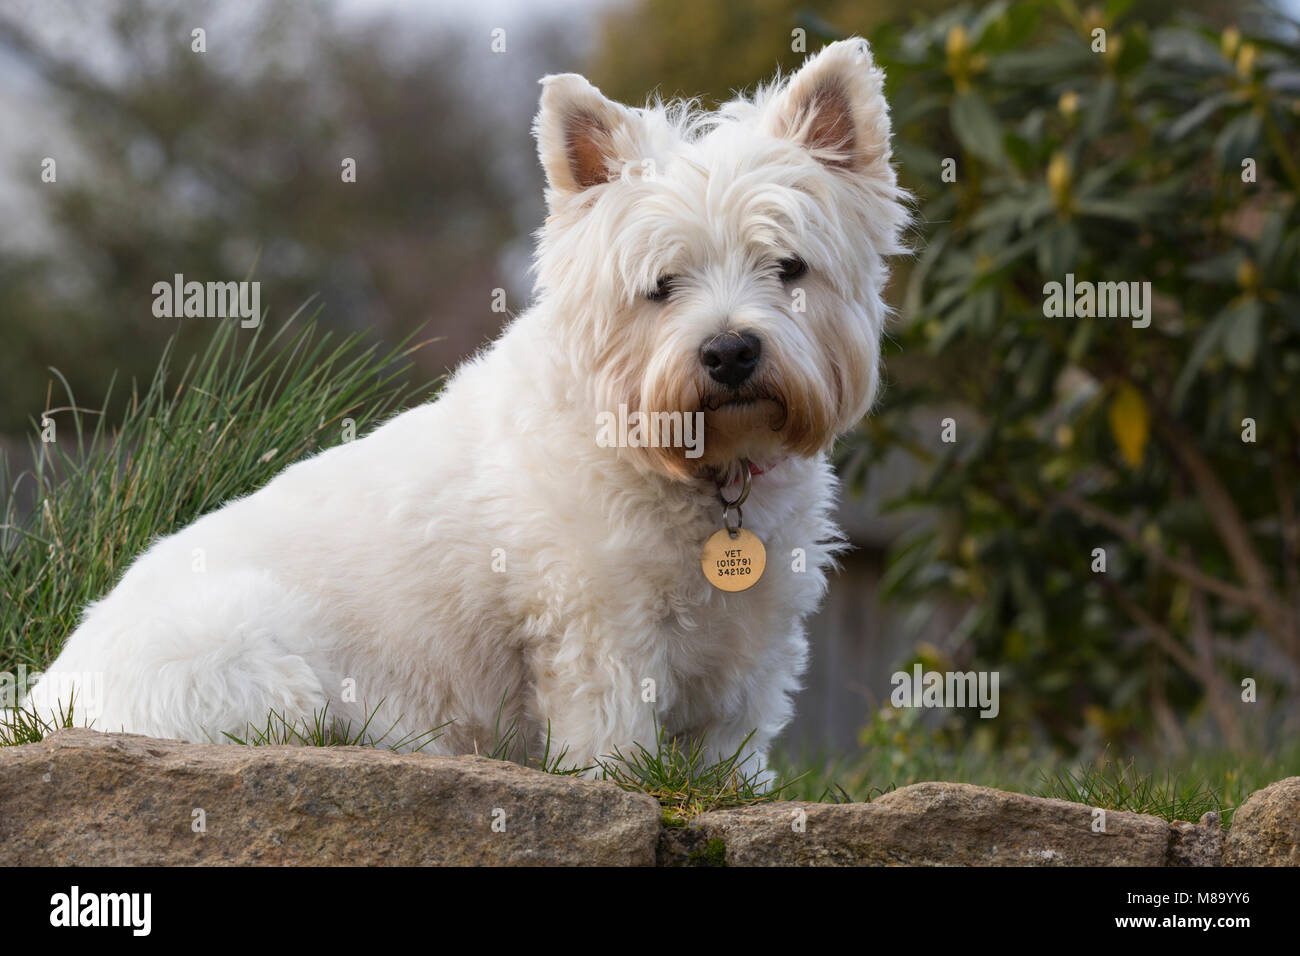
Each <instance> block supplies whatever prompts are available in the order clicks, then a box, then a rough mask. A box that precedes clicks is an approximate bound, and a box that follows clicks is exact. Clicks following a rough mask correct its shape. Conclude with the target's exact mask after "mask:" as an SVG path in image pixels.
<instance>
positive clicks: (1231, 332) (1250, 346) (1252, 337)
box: [1223, 297, 1264, 369]
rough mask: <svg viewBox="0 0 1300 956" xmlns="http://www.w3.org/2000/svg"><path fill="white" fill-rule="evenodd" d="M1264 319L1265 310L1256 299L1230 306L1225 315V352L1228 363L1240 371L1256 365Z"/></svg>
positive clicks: (1252, 298)
mask: <svg viewBox="0 0 1300 956" xmlns="http://www.w3.org/2000/svg"><path fill="white" fill-rule="evenodd" d="M1263 318H1264V309H1263V307H1262V306H1261V305H1260V303H1259V300H1258V299H1256V298H1254V297H1251V298H1249V299H1244V300H1242V301H1241V302H1239V303H1238V304H1236V305H1234V306H1229V307H1228V311H1227V313H1226V314H1225V315H1224V322H1225V325H1226V328H1225V330H1224V334H1223V352H1224V354H1225V355H1226V356H1227V357H1228V361H1230V362H1232V364H1233V365H1235V366H1237V367H1238V368H1240V369H1248V368H1250V367H1251V366H1253V365H1254V364H1255V353H1256V351H1257V350H1258V349H1259V326H1260V322H1261V321H1262V320H1263Z"/></svg>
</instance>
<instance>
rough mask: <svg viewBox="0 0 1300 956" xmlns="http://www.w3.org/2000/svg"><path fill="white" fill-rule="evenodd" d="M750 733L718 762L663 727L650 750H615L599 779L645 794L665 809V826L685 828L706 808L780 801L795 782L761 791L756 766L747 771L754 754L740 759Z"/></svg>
mask: <svg viewBox="0 0 1300 956" xmlns="http://www.w3.org/2000/svg"><path fill="white" fill-rule="evenodd" d="M752 737H753V734H752V733H751V734H750V735H749V736H748V737H746V738H745V739H744V741H742V742H741V744H740V746H739V747H737V748H736V750H735V752H734V753H732V754H730V755H729V756H725V757H723V758H722V759H720V760H717V761H710V760H709V759H708V758H707V756H706V749H705V745H704V741H702V740H700V739H690V740H686V741H683V740H681V739H679V738H676V737H672V736H670V735H669V734H668V733H667V732H666V731H665V730H664V729H663V728H662V727H661V728H659V730H658V733H657V735H656V738H655V748H654V749H653V750H651V749H649V748H648V747H645V746H643V745H642V744H639V743H638V744H636V745H635V746H634V747H633V749H632V750H631V751H630V752H629V753H626V754H625V753H622V752H621V751H618V750H615V751H614V753H613V754H612V755H611V756H610V757H609V758H606V759H604V760H601V761H599V765H600V770H601V779H604V780H609V781H612V782H613V783H616V784H618V785H619V786H620V787H622V788H623V789H624V790H632V791H636V792H639V793H648V794H649V795H650V796H652V797H654V798H655V799H656V800H658V801H659V804H660V806H662V807H663V821H664V824H665V825H666V826H682V825H685V823H686V822H687V821H689V820H690V819H691V818H692V817H695V816H698V815H699V814H701V813H707V812H709V811H710V810H730V809H734V808H737V807H748V806H752V805H754V804H757V803H767V802H770V801H773V800H780V799H783V794H784V793H785V792H786V791H787V789H789V788H790V787H791V786H792V785H793V784H794V783H795V781H790V782H789V783H783V784H778V785H774V786H772V787H770V788H765V787H764V786H763V782H762V779H761V777H762V774H761V772H760V771H759V769H758V768H757V767H756V766H751V767H749V768H748V769H747V768H746V766H745V765H746V764H748V763H750V761H751V760H752V759H753V755H752V754H749V755H747V756H745V757H743V758H742V757H741V754H743V753H744V752H745V749H746V747H748V745H749V741H750V738H752Z"/></svg>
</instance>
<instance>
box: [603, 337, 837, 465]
mask: <svg viewBox="0 0 1300 956" xmlns="http://www.w3.org/2000/svg"><path fill="white" fill-rule="evenodd" d="M698 366H699V363H698V361H697V360H696V359H695V356H694V355H691V356H690V357H689V359H688V360H687V361H685V362H682V363H681V364H680V365H678V366H674V367H671V368H669V367H666V366H660V369H661V370H662V372H661V374H659V375H656V374H654V373H655V371H656V369H655V367H654V364H653V363H652V364H651V366H650V367H649V368H648V369H647V375H646V377H645V378H644V379H643V380H642V381H641V382H640V388H639V389H637V390H636V394H635V400H634V402H630V403H629V407H637V408H642V409H651V410H654V411H667V412H676V413H680V414H681V415H682V416H683V417H684V416H688V415H690V416H695V415H699V416H701V417H702V422H703V440H702V443H701V446H700V452H701V453H700V454H699V456H698V457H691V456H688V455H687V453H686V452H687V450H686V449H685V448H681V447H658V448H642V449H638V450H637V451H640V452H642V453H644V454H645V456H646V461H647V462H648V463H649V464H650V465H651V467H654V468H656V469H657V470H660V471H663V472H665V473H667V474H669V475H671V476H673V477H676V478H682V479H692V478H700V477H706V476H713V475H718V474H720V473H725V472H727V471H728V469H731V468H732V467H733V466H734V465H735V464H736V462H738V461H740V460H741V459H747V460H749V461H751V462H756V463H775V462H776V461H778V460H780V459H782V458H786V457H791V456H812V455H816V454H818V453H819V452H821V451H822V450H824V449H825V448H826V447H828V446H829V445H830V443H831V442H832V441H833V440H834V438H835V433H836V432H835V429H836V422H837V420H838V404H839V396H838V395H837V394H836V391H835V381H836V375H835V374H834V373H833V372H832V374H831V375H830V382H828V383H825V384H824V385H818V384H815V383H813V382H810V381H807V380H801V379H800V378H791V377H789V376H787V375H784V374H782V371H783V370H782V367H781V365H780V363H779V362H776V361H773V360H772V359H771V358H767V359H765V360H764V366H763V368H762V370H761V371H760V373H759V374H757V375H755V377H754V378H753V379H752V380H750V381H748V382H745V383H744V384H743V385H741V386H740V387H739V388H734V389H733V388H728V387H726V386H722V385H719V384H718V383H716V382H714V381H712V380H711V379H709V377H708V375H707V374H706V373H704V372H703V371H702V370H700V369H699V367H698Z"/></svg>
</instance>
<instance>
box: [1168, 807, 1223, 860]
mask: <svg viewBox="0 0 1300 956" xmlns="http://www.w3.org/2000/svg"><path fill="white" fill-rule="evenodd" d="M1169 827H1170V831H1169V865H1170V866H1220V865H1222V863H1223V845H1224V840H1225V834H1224V832H1223V827H1221V826H1220V825H1219V815H1218V814H1217V813H1206V814H1204V815H1203V816H1202V817H1201V822H1200V823H1187V822H1185V821H1183V820H1175V821H1174V822H1173V823H1171V824H1170V825H1169Z"/></svg>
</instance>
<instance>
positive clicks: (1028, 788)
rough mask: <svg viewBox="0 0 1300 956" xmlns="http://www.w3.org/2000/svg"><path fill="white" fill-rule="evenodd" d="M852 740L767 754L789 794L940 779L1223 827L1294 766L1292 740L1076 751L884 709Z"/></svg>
mask: <svg viewBox="0 0 1300 956" xmlns="http://www.w3.org/2000/svg"><path fill="white" fill-rule="evenodd" d="M859 740H860V743H861V744H862V748H861V750H860V751H859V752H858V753H856V754H853V755H850V756H842V757H839V758H837V759H834V760H830V759H825V758H815V759H811V760H810V759H806V758H794V757H791V756H790V755H789V754H785V753H780V752H778V753H775V754H774V755H773V764H774V766H776V767H777V768H779V769H780V770H782V771H783V772H784V773H786V774H787V775H792V774H794V773H795V771H796V770H802V771H804V773H803V775H802V776H801V777H799V778H797V780H796V781H795V783H794V785H793V787H792V788H791V790H790V793H789V798H790V799H799V800H839V801H843V800H854V801H867V800H871V799H873V798H875V797H877V796H879V795H880V794H882V793H885V792H888V791H890V790H893V789H896V788H898V787H903V786H907V785H909V784H913V783H920V782H923V781H930V780H938V781H947V782H951V783H971V784H977V785H979V786H985V787H995V788H997V789H999V790H1010V791H1014V792H1017V793H1026V794H1031V795H1033V796H1040V797H1055V798H1057V799H1061V800H1069V801H1071V802H1074V803H1083V804H1086V805H1088V806H1091V807H1099V808H1102V809H1106V810H1129V811H1132V812H1134V813H1147V814H1151V815H1153V816H1157V817H1160V818H1161V819H1164V820H1171V821H1172V820H1190V821H1196V820H1199V819H1200V817H1201V815H1202V814H1204V813H1206V812H1207V811H1214V812H1217V813H1219V814H1220V822H1221V824H1222V825H1223V826H1225V827H1226V826H1228V824H1229V823H1230V822H1231V820H1232V815H1233V812H1234V811H1235V810H1236V808H1237V807H1238V806H1240V805H1241V804H1242V802H1244V801H1245V799H1246V798H1247V797H1249V796H1250V795H1251V794H1252V793H1254V792H1255V791H1256V790H1259V789H1262V788H1263V787H1266V786H1268V785H1269V784H1270V783H1274V782H1276V781H1278V780H1281V779H1282V778H1284V777H1290V776H1296V775H1297V774H1300V742H1293V743H1289V744H1286V745H1285V746H1282V747H1278V748H1274V749H1273V750H1271V751H1268V752H1256V753H1231V752H1227V751H1224V750H1221V749H1214V750H1206V751H1202V752H1198V753H1189V754H1185V755H1168V754H1153V753H1150V752H1145V751H1135V752H1133V753H1129V754H1126V755H1124V756H1118V755H1117V754H1116V753H1115V752H1114V748H1108V749H1106V750H1104V751H1103V752H1101V753H1100V754H1097V755H1095V756H1092V757H1089V758H1080V757H1071V756H1066V755H1063V754H1060V753H1057V752H1054V751H1049V750H1045V749H1034V748H1031V747H1027V746H1019V747H1009V748H1007V747H998V746H996V745H994V744H993V743H991V741H990V740H987V739H981V737H980V735H979V734H978V733H974V734H969V735H966V736H964V737H963V738H962V742H961V743H958V744H954V742H953V739H952V735H946V734H942V733H938V732H932V731H929V730H927V729H926V727H925V725H924V723H923V722H922V720H921V717H920V714H919V712H918V711H916V710H907V711H895V710H885V711H882V712H881V713H879V714H877V715H875V716H874V717H873V718H872V720H871V721H870V722H869V723H868V724H867V726H866V727H865V728H864V730H863V731H862V734H861V736H860V738H859ZM810 767H811V768H812V769H809V768H810Z"/></svg>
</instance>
